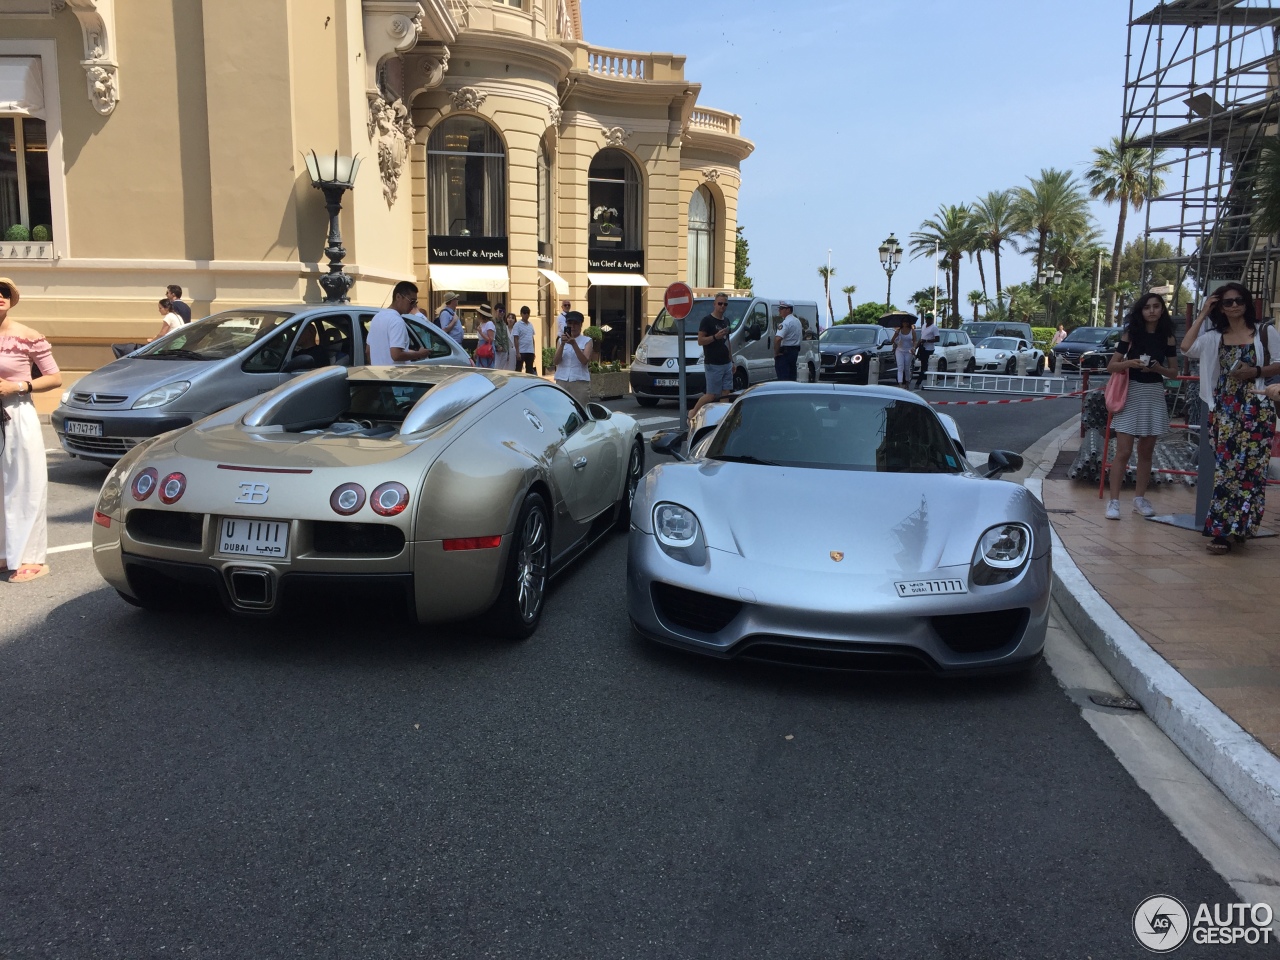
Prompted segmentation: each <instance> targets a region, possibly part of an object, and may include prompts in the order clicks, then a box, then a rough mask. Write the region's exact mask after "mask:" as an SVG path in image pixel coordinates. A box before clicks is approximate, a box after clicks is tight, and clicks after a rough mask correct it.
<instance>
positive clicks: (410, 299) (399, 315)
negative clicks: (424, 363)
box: [365, 280, 431, 367]
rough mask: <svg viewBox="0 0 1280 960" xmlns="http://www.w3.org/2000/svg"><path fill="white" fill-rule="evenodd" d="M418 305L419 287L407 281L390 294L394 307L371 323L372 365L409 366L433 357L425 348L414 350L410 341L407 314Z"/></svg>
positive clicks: (369, 354)
mask: <svg viewBox="0 0 1280 960" xmlns="http://www.w3.org/2000/svg"><path fill="white" fill-rule="evenodd" d="M417 302H418V287H417V285H416V284H413V283H410V282H409V281H408V280H401V281H400V282H399V283H397V284H396V285H395V289H393V290H392V291H391V306H389V307H385V308H383V309H382V310H379V311H378V312H377V313H375V314H374V315H373V319H372V320H370V321H369V333H368V334H367V335H366V337H365V354H366V355H367V357H368V360H369V363H371V364H373V365H374V366H378V367H384V366H390V365H391V364H393V363H410V362H411V361H414V360H424V359H426V358H427V357H429V356H431V351H430V350H428V349H426V348H425V347H424V348H421V349H417V350H415V349H413V348H412V347H411V346H410V341H409V327H408V326H407V325H406V324H405V322H404V314H406V313H408V312H409V311H410V310H412V309H413V307H414V305H415V304H416V303H417Z"/></svg>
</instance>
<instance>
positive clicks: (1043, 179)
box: [1013, 168, 1089, 273]
mask: <svg viewBox="0 0 1280 960" xmlns="http://www.w3.org/2000/svg"><path fill="white" fill-rule="evenodd" d="M1027 179H1028V180H1029V181H1030V182H1031V186H1030V188H1028V187H1017V188H1015V190H1014V200H1013V225H1014V228H1015V229H1016V230H1017V232H1018V233H1019V234H1020V235H1021V236H1024V237H1026V238H1027V239H1028V240H1030V241H1031V244H1030V245H1029V246H1028V247H1027V249H1026V250H1025V251H1024V252H1030V251H1031V250H1032V249H1034V250H1035V252H1036V272H1037V273H1038V272H1040V271H1041V270H1042V269H1043V268H1044V265H1045V261H1044V251H1045V247H1046V246H1047V245H1048V243H1049V238H1050V237H1052V236H1053V235H1054V234H1073V233H1083V232H1084V230H1085V229H1086V228H1087V226H1088V224H1089V209H1088V206H1087V203H1088V201H1087V200H1086V199H1085V195H1084V191H1083V188H1082V187H1081V185H1080V184H1079V183H1078V182H1077V181H1076V179H1075V178H1074V177H1073V176H1072V175H1071V173H1070V172H1069V171H1066V170H1054V169H1052V168H1050V169H1048V170H1041V171H1040V176H1039V177H1038V178H1037V177H1028V178H1027Z"/></svg>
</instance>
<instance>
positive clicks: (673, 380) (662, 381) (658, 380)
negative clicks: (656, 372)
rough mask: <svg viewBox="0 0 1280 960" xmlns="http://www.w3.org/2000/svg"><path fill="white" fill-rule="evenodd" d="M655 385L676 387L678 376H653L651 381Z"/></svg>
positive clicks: (678, 382) (678, 381)
mask: <svg viewBox="0 0 1280 960" xmlns="http://www.w3.org/2000/svg"><path fill="white" fill-rule="evenodd" d="M653 385H654V386H655V387H678V386H680V378H679V377H655V378H654V381H653Z"/></svg>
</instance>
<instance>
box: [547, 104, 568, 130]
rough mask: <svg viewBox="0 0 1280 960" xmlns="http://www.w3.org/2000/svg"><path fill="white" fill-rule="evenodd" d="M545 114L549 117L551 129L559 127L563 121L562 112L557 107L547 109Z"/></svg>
mask: <svg viewBox="0 0 1280 960" xmlns="http://www.w3.org/2000/svg"><path fill="white" fill-rule="evenodd" d="M547 114H548V115H549V117H550V120H551V125H552V126H553V127H558V126H560V121H561V120H563V119H564V111H563V110H561V109H560V108H559V107H557V106H551V107H548V108H547Z"/></svg>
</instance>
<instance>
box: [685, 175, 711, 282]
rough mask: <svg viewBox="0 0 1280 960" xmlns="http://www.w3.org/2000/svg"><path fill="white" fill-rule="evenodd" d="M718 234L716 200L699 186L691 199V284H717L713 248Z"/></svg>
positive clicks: (704, 188)
mask: <svg viewBox="0 0 1280 960" xmlns="http://www.w3.org/2000/svg"><path fill="white" fill-rule="evenodd" d="M715 236H716V201H715V198H714V197H713V196H711V191H710V190H708V189H707V188H706V187H699V188H698V189H697V190H695V191H693V196H692V197H691V198H690V199H689V285H690V286H693V287H711V286H714V285H715V277H714V272H713V271H714V257H713V254H712V249H713V247H714V246H715Z"/></svg>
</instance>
